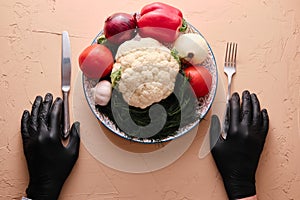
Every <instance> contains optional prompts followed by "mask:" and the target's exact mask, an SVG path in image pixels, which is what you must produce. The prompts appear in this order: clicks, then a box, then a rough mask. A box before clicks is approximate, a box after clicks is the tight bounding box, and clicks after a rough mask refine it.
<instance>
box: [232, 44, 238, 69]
mask: <svg viewBox="0 0 300 200" xmlns="http://www.w3.org/2000/svg"><path fill="white" fill-rule="evenodd" d="M236 54H237V43H235V51H234V62H233V66H234V67H236Z"/></svg>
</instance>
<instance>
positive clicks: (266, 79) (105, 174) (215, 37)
mask: <svg viewBox="0 0 300 200" xmlns="http://www.w3.org/2000/svg"><path fill="white" fill-rule="evenodd" d="M149 2H150V1H146V0H140V1H135V0H122V1H121V0H115V1H102V0H101V1H96V0H90V1H70V0H69V1H67V0H66V1H62V0H35V1H34V0H22V1H20V0H19V1H18V0H9V1H7V0H0V44H1V45H0V94H1V95H0V105H1V108H0V199H3V200H4V199H5V200H6V199H20V197H21V196H22V195H24V191H25V188H26V186H27V183H28V174H27V169H26V163H25V159H24V156H23V150H22V143H21V137H20V128H19V126H20V118H21V114H22V112H23V110H24V109H30V107H31V103H32V102H33V100H34V98H35V96H36V95H38V94H40V95H44V94H45V93H46V92H52V93H53V94H54V95H55V96H61V92H60V47H61V43H60V40H61V37H60V33H61V32H62V31H63V30H68V31H69V34H70V36H71V46H72V61H73V72H72V76H73V80H74V79H75V77H76V75H77V71H78V65H77V58H78V55H79V54H80V52H81V51H82V50H83V48H85V47H86V46H87V45H88V44H90V42H91V41H92V39H93V38H94V36H95V35H96V34H97V33H98V31H99V30H100V29H101V28H102V26H103V23H104V20H105V18H106V17H107V16H109V15H110V14H112V13H114V12H118V11H123V12H132V11H136V10H139V9H140V8H141V7H142V6H143V5H145V4H146V3H149ZM164 2H166V3H170V4H172V5H174V6H176V7H178V8H180V9H181V10H182V11H183V13H184V16H185V18H186V19H187V20H188V21H189V22H191V23H192V24H193V25H194V26H195V27H197V28H198V29H199V30H200V32H201V33H202V34H203V35H204V36H205V38H206V39H207V40H208V42H209V43H210V45H211V47H212V49H213V51H214V53H215V56H216V60H217V64H218V65H219V67H221V66H222V64H223V59H224V51H225V44H226V42H227V41H236V42H238V44H239V52H238V71H237V74H236V76H235V77H234V82H233V90H234V91H238V92H242V91H243V90H244V89H249V90H250V91H252V92H256V93H257V94H258V97H259V98H260V100H261V104H262V107H266V108H267V109H268V111H269V115H270V131H269V135H268V137H267V141H266V144H265V149H264V151H263V154H262V157H261V160H260V163H259V167H258V171H257V174H256V175H257V192H258V196H259V199H260V200H271V199H276V200H277V199H278V200H292V199H300V191H299V188H300V147H299V144H300V132H299V128H300V127H299V124H300V123H299V120H300V111H299V109H300V100H299V99H300V96H299V95H300V93H299V91H300V2H299V1H298V0H253V1H243V0H232V1H227V0H212V1H203V0H185V1H175V0H168V1H164ZM221 78H222V79H223V80H225V76H224V75H223V73H221ZM72 92H73V91H72ZM71 94H72V93H71ZM210 114H211V113H209V115H207V117H206V120H204V121H202V122H201V124H200V128H199V130H198V134H197V136H196V138H195V140H194V142H193V144H192V145H191V147H190V148H189V149H188V151H187V152H185V154H184V155H183V156H182V157H181V158H180V159H179V160H177V161H176V162H174V163H173V164H172V165H170V166H168V167H166V168H164V169H162V170H159V171H155V172H152V173H146V174H130V173H123V172H120V171H116V170H113V169H110V168H108V167H106V166H105V165H103V164H101V163H100V162H98V161H97V160H95V159H94V158H93V157H92V156H91V155H90V154H89V153H88V151H87V150H86V149H85V147H84V146H83V145H81V150H80V157H79V160H78V162H77V163H76V166H75V168H74V170H73V171H72V174H71V176H70V177H69V178H68V180H67V182H66V184H65V186H64V188H63V191H62V193H61V198H60V199H66V200H69V199H76V200H80V199H82V200H83V199H85V200H86V199H120V200H140V199H145V200H148V199H149V200H154V199H155V200H156V199H157V200H197V199H215V200H219V199H225V198H226V195H225V192H224V189H223V185H222V180H221V179H220V176H219V174H218V172H217V170H216V168H215V165H214V162H213V159H212V157H211V155H209V156H207V157H206V158H205V159H202V160H200V159H199V158H198V151H199V147H200V144H201V142H202V140H203V134H204V133H205V132H206V130H207V127H208V124H209V116H210Z"/></svg>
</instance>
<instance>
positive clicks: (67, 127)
mask: <svg viewBox="0 0 300 200" xmlns="http://www.w3.org/2000/svg"><path fill="white" fill-rule="evenodd" d="M63 102H64V106H63V111H64V116H63V119H64V121H63V122H64V127H63V138H64V139H66V138H67V137H68V136H69V130H70V115H69V92H63Z"/></svg>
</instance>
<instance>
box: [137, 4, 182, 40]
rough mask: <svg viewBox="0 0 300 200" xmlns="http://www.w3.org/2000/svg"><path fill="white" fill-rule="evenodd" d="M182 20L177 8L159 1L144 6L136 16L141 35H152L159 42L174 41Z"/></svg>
mask: <svg viewBox="0 0 300 200" xmlns="http://www.w3.org/2000/svg"><path fill="white" fill-rule="evenodd" d="M184 22H185V21H184V19H183V16H182V12H181V11H180V10H179V9H177V8H174V7H172V6H170V5H167V4H164V3H160V2H155V3H151V4H148V5H146V6H144V7H143V8H142V10H141V12H140V15H139V16H138V18H137V24H138V28H139V34H140V35H141V37H152V38H154V39H157V40H159V41H161V42H174V41H175V40H176V39H177V37H178V36H179V32H180V28H181V27H182V26H183V24H184Z"/></svg>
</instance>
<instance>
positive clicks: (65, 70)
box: [61, 31, 71, 138]
mask: <svg viewBox="0 0 300 200" xmlns="http://www.w3.org/2000/svg"><path fill="white" fill-rule="evenodd" d="M61 56H62V57H61V90H62V93H63V102H64V103H63V119H64V121H63V123H64V126H63V138H67V137H68V135H69V129H70V115H69V92H70V89H71V84H70V83H71V47H70V39H69V34H68V32H67V31H63V32H62V54H61Z"/></svg>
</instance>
